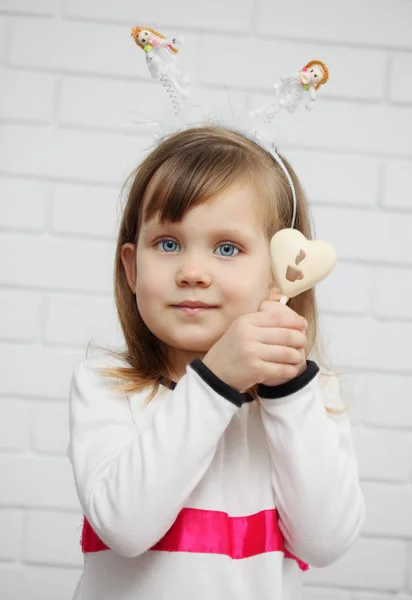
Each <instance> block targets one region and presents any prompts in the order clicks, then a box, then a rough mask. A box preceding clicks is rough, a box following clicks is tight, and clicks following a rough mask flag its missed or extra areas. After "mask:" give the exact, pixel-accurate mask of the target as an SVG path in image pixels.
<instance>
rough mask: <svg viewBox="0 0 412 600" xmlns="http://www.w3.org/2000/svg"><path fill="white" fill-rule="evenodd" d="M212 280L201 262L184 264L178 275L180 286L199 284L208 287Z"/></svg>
mask: <svg viewBox="0 0 412 600" xmlns="http://www.w3.org/2000/svg"><path fill="white" fill-rule="evenodd" d="M211 281H212V279H211V277H210V275H209V274H208V273H207V271H206V269H204V268H202V266H201V265H200V264H197V265H195V264H193V262H191V264H188V263H187V264H185V265H182V266H181V267H180V269H179V270H178V272H177V275H176V283H177V285H180V286H188V285H190V286H193V285H198V286H201V287H208V286H209V285H210V284H211Z"/></svg>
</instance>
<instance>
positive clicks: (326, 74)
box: [305, 60, 329, 90]
mask: <svg viewBox="0 0 412 600" xmlns="http://www.w3.org/2000/svg"><path fill="white" fill-rule="evenodd" d="M314 65H319V66H320V67H322V70H323V77H322V79H321V80H320V81H319V83H317V84H316V85H315V90H318V89H319V88H320V86H321V85H323V84H324V83H326V82H327V81H328V79H329V69H328V67H327V66H326V65H325V63H324V62H322V61H321V60H311V61H310V62H308V64H307V65H305V68H306V69H309V68H310V67H313V66H314Z"/></svg>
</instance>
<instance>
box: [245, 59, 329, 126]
mask: <svg viewBox="0 0 412 600" xmlns="http://www.w3.org/2000/svg"><path fill="white" fill-rule="evenodd" d="M328 79H329V71H328V68H327V66H326V65H325V63H323V62H321V61H320V60H311V61H310V62H308V63H307V65H305V66H304V67H303V69H301V70H300V71H298V73H294V74H293V75H289V76H286V77H281V78H280V81H278V82H277V83H276V84H275V86H274V87H275V99H274V101H272V102H270V103H269V104H265V105H264V106H262V107H261V108H259V109H257V110H256V111H254V112H253V115H258V114H261V113H266V115H267V117H268V118H269V119H270V118H272V117H273V115H274V114H276V113H277V112H279V111H280V110H281V109H282V108H284V109H286V110H287V111H288V112H291V113H292V112H294V111H295V110H296V109H297V108H298V106H299V104H300V103H301V102H302V100H303V99H304V98H305V96H307V100H306V103H305V107H306V109H307V110H312V108H313V107H314V104H315V102H316V92H317V90H318V89H319V88H320V86H321V85H323V84H325V83H326V82H327V81H328Z"/></svg>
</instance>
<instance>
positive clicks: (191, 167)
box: [143, 143, 252, 223]
mask: <svg viewBox="0 0 412 600" xmlns="http://www.w3.org/2000/svg"><path fill="white" fill-rule="evenodd" d="M248 179H249V180H252V170H251V165H250V161H249V160H248V156H247V153H246V152H245V151H244V150H243V148H239V147H233V146H232V147H228V146H227V145H226V146H224V145H222V144H213V143H212V144H210V145H208V146H207V145H206V146H205V145H199V144H196V145H194V144H193V145H192V144H190V143H188V144H186V145H185V146H184V147H182V148H181V149H180V152H177V153H175V154H174V155H173V156H171V157H169V158H167V159H166V160H165V161H164V162H163V164H161V165H160V166H159V168H158V169H157V171H156V172H155V173H154V175H153V177H152V178H151V180H150V182H149V184H148V186H147V188H146V190H145V193H144V197H143V203H144V217H143V220H144V221H145V222H146V221H149V220H150V219H152V218H153V217H154V216H155V215H157V216H158V219H159V221H160V222H161V223H164V222H172V223H175V222H178V221H181V220H182V219H183V217H184V215H185V214H186V212H187V211H188V210H189V209H190V208H192V207H193V206H195V205H197V204H201V203H203V202H206V201H207V200H210V199H211V198H213V197H214V196H216V195H218V194H220V193H222V192H224V191H225V190H226V189H227V188H229V187H230V186H231V185H232V184H234V183H235V182H236V183H239V182H242V181H245V180H248Z"/></svg>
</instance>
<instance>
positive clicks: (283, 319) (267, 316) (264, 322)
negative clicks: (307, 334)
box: [249, 302, 308, 332]
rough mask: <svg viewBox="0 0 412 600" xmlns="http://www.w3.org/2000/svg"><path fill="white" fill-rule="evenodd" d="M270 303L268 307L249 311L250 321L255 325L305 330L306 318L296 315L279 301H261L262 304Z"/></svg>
mask: <svg viewBox="0 0 412 600" xmlns="http://www.w3.org/2000/svg"><path fill="white" fill-rule="evenodd" d="M265 304H270V305H272V306H270V308H265V309H264V310H259V312H257V313H251V314H250V316H249V318H250V322H251V323H252V324H253V325H255V326H256V327H281V328H284V329H296V330H298V331H302V332H304V331H306V329H307V326H308V323H307V321H306V319H304V318H303V317H301V316H300V315H298V314H297V313H296V312H295V311H294V310H292V309H291V308H289V307H288V306H285V305H284V304H279V302H263V303H262V305H265Z"/></svg>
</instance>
